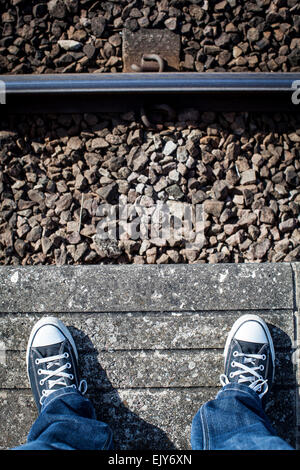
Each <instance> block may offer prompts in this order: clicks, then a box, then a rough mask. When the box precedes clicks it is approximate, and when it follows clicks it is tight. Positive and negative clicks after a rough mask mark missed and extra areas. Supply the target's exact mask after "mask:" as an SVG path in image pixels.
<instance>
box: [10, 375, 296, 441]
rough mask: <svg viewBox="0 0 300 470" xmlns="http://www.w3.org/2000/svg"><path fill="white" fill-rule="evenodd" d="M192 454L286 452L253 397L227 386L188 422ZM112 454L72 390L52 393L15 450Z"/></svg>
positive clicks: (100, 426) (106, 436)
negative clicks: (25, 439) (221, 451)
mask: <svg viewBox="0 0 300 470" xmlns="http://www.w3.org/2000/svg"><path fill="white" fill-rule="evenodd" d="M191 444H192V448H193V449H194V450H198V449H200V450H202V449H205V450H206V449H207V450H215V449H219V450H221V449H224V450H234V449H236V450H237V449H242V450H248V449H251V450H256V449H278V450H282V449H284V450H287V449H292V447H291V446H290V445H289V444H287V443H286V442H285V441H284V440H283V439H281V438H279V437H278V436H276V433H275V432H274V430H273V429H272V427H271V425H270V423H269V420H268V418H267V416H266V415H265V412H264V411H263V408H262V404H261V400H260V398H259V397H258V395H257V393H256V392H254V391H253V390H251V389H250V388H249V387H247V386H246V385H234V384H229V385H226V386H225V387H223V389H222V390H221V391H220V392H219V393H218V395H217V397H216V399H215V400H212V401H209V402H207V403H205V404H204V405H203V406H202V407H201V408H200V410H199V411H198V412H197V414H196V415H195V417H194V419H193V422H192V430H191ZM53 449H62V450H73V449H76V450H111V449H113V433H112V431H111V429H110V428H109V426H108V425H107V424H104V423H102V422H101V421H97V419H96V414H95V410H94V408H93V406H92V404H91V402H90V401H89V400H88V399H87V398H85V397H83V396H82V395H81V393H80V392H78V391H77V390H75V389H74V388H72V387H65V388H64V389H61V390H57V391H56V392H53V393H52V394H51V395H50V396H49V397H47V398H46V399H45V401H44V403H43V406H42V410H41V413H40V415H39V416H38V418H37V420H36V421H35V423H34V424H33V426H32V428H31V429H30V432H29V435H28V439H27V443H26V444H24V445H21V446H19V447H16V448H15V450H53Z"/></svg>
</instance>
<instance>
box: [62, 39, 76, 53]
mask: <svg viewBox="0 0 300 470" xmlns="http://www.w3.org/2000/svg"><path fill="white" fill-rule="evenodd" d="M57 44H58V45H59V46H60V47H61V48H62V49H64V50H65V51H79V50H80V49H81V48H82V44H81V42H79V41H74V40H73V39H60V40H59V41H57Z"/></svg>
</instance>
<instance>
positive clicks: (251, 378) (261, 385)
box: [220, 351, 268, 398]
mask: <svg viewBox="0 0 300 470" xmlns="http://www.w3.org/2000/svg"><path fill="white" fill-rule="evenodd" d="M233 356H234V357H243V358H245V360H244V364H241V363H240V362H236V361H232V362H231V367H232V368H238V370H236V371H234V372H230V374H229V378H230V379H233V378H234V377H235V376H237V375H239V376H240V377H239V379H238V383H239V384H241V383H250V385H249V388H251V389H252V390H254V391H255V392H257V393H258V395H259V397H260V398H262V397H263V396H264V395H265V394H266V393H267V391H268V383H267V382H268V379H265V380H264V379H263V377H262V376H261V375H260V374H259V373H258V371H263V370H264V366H263V365H262V364H261V365H260V366H257V367H254V366H255V363H254V360H255V359H260V360H263V361H264V360H266V355H265V354H245V353H239V352H237V351H235V352H234V353H233ZM247 363H248V364H251V365H252V367H249V366H247V365H246V364H247ZM243 374H249V375H248V376H245V375H243ZM220 382H221V384H222V385H223V386H225V385H227V384H229V383H230V380H229V379H228V377H227V376H226V375H225V374H221V375H220ZM259 392H260V393H259Z"/></svg>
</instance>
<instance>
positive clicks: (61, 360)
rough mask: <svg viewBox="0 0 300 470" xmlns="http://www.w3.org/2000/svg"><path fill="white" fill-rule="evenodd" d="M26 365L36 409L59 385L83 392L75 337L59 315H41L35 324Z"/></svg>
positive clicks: (84, 390) (28, 347)
mask: <svg viewBox="0 0 300 470" xmlns="http://www.w3.org/2000/svg"><path fill="white" fill-rule="evenodd" d="M26 365H27V374H28V378H29V381H30V385H31V389H32V393H33V396H34V399H35V402H36V404H37V407H38V410H39V411H40V410H41V407H42V404H43V402H44V400H45V398H47V397H48V396H49V395H51V393H53V392H54V391H56V390H59V389H61V388H62V387H73V388H76V389H78V390H79V391H80V392H81V393H83V394H84V393H85V392H86V389H87V383H86V381H85V380H81V381H80V380H79V375H78V353H77V349H76V346H75V343H74V340H73V338H72V336H71V333H70V332H69V330H68V328H67V327H66V326H65V325H64V324H63V322H62V321H60V320H58V318H55V317H44V318H42V319H41V320H39V321H38V322H37V323H36V324H35V325H34V327H33V329H32V331H31V334H30V337H29V341H28V345H27V352H26Z"/></svg>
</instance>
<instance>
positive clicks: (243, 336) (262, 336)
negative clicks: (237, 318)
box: [234, 320, 268, 344]
mask: <svg viewBox="0 0 300 470" xmlns="http://www.w3.org/2000/svg"><path fill="white" fill-rule="evenodd" d="M234 337H235V339H237V340H240V341H248V342H250V343H262V344H265V343H268V337H267V335H266V333H265V330H264V329H263V327H262V325H261V324H260V323H258V322H257V321H252V320H250V321H246V322H245V323H243V324H242V325H241V326H240V327H239V329H238V330H237V332H236V333H235V335H234Z"/></svg>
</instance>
